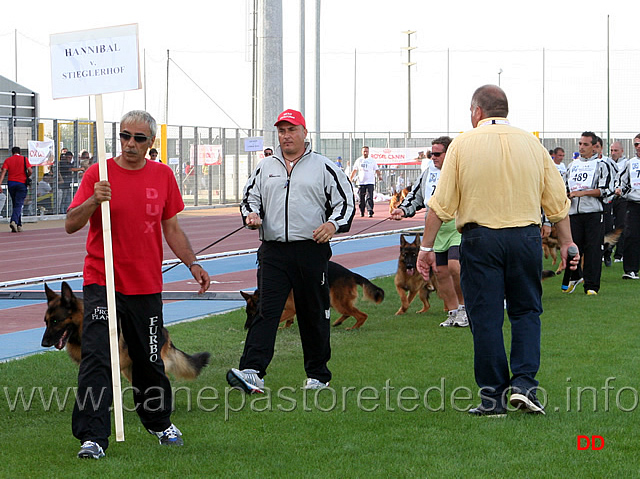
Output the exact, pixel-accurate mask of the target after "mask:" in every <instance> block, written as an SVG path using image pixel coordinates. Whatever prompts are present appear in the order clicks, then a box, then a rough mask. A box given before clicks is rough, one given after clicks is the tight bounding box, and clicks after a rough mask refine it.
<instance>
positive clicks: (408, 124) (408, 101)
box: [402, 30, 416, 138]
mask: <svg viewBox="0 0 640 479" xmlns="http://www.w3.org/2000/svg"><path fill="white" fill-rule="evenodd" d="M402 33H405V34H406V35H407V46H406V47H402V49H403V50H407V62H406V63H405V65H407V138H411V66H412V65H415V64H416V63H415V62H411V50H413V49H415V48H416V47H412V46H411V35H412V34H414V33H416V31H415V30H407V31H405V32H402Z"/></svg>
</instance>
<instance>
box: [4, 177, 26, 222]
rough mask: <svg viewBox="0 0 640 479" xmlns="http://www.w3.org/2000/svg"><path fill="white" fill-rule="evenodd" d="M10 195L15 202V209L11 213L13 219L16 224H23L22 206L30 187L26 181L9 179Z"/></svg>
mask: <svg viewBox="0 0 640 479" xmlns="http://www.w3.org/2000/svg"><path fill="white" fill-rule="evenodd" d="M7 186H8V187H9V196H11V202H12V203H13V211H12V213H11V220H10V221H13V222H15V224H16V225H18V226H22V207H23V206H24V200H25V199H26V197H27V192H28V191H29V189H28V188H27V185H25V184H24V183H20V182H19V181H8V182H7Z"/></svg>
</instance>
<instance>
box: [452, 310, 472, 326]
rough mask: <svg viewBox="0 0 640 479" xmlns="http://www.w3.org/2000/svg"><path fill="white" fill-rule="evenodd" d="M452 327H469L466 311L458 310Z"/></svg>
mask: <svg viewBox="0 0 640 479" xmlns="http://www.w3.org/2000/svg"><path fill="white" fill-rule="evenodd" d="M453 325H454V326H455V327H457V328H466V327H468V326H469V318H468V317H467V310H466V309H464V308H463V309H458V313H457V314H456V317H455V321H454V323H453Z"/></svg>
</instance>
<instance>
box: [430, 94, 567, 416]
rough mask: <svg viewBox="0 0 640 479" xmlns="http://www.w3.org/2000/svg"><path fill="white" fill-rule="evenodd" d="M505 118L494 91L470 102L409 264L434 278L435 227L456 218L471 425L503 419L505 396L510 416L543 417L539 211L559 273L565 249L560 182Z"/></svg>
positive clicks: (536, 145) (530, 139) (534, 145)
mask: <svg viewBox="0 0 640 479" xmlns="http://www.w3.org/2000/svg"><path fill="white" fill-rule="evenodd" d="M508 112H509V106H508V102H507V97H506V95H505V93H504V91H503V90H502V89H501V88H500V87H498V86H495V85H485V86H483V87H480V88H478V89H477V90H476V91H475V93H474V94H473V97H472V100H471V123H472V125H473V127H474V129H473V130H472V131H469V132H466V133H463V134H461V135H460V136H458V137H457V138H456V139H455V140H453V142H452V143H451V145H450V147H449V149H448V151H447V161H446V163H445V164H444V166H443V168H442V173H441V174H440V179H439V181H438V186H437V188H436V191H435V194H434V195H433V196H432V197H431V199H430V200H429V202H428V206H429V213H428V214H427V218H426V221H425V232H424V236H423V239H422V246H421V248H420V249H421V251H420V254H419V256H418V270H419V271H420V273H421V274H422V275H423V277H424V278H425V279H428V278H429V274H430V269H433V270H434V271H437V268H438V266H437V264H436V258H435V253H434V240H435V238H436V234H437V233H438V230H439V229H440V227H441V225H442V222H443V221H451V220H453V219H454V218H455V220H456V226H457V228H458V230H459V231H461V232H462V243H461V246H460V249H461V251H462V256H461V265H460V266H461V271H462V277H461V284H462V291H463V293H464V298H465V301H466V306H467V314H468V316H469V321H470V323H471V331H472V333H473V347H474V370H475V377H476V382H477V383H478V386H479V387H480V396H481V400H482V402H481V404H480V405H479V406H478V407H476V408H473V409H470V410H469V413H470V414H472V415H476V416H488V415H490V416H496V417H504V416H506V412H507V410H506V395H507V394H508V392H509V391H508V390H509V388H511V397H510V400H509V402H510V403H511V405H512V406H514V407H517V408H521V409H523V410H524V411H525V412H531V413H538V414H544V408H543V406H542V405H541V404H540V402H539V401H538V399H537V397H536V390H537V387H538V381H537V380H536V379H535V377H536V374H537V372H538V369H539V365H540V314H541V313H542V286H541V282H540V278H541V275H542V245H541V239H540V206H542V207H543V208H544V210H545V211H546V213H547V215H548V216H549V219H550V220H551V221H552V222H554V223H556V227H557V230H558V236H559V239H560V242H561V244H562V255H561V256H562V262H561V267H564V266H565V264H566V258H567V249H568V248H569V246H570V245H572V241H571V233H570V230H569V223H568V219H567V216H566V215H567V212H568V210H569V201H568V200H567V197H566V194H565V191H564V188H563V184H562V179H561V178H560V176H559V175H558V174H557V173H556V169H555V167H554V165H553V162H552V161H551V158H550V157H549V153H548V152H547V150H546V149H545V148H544V147H543V146H542V145H541V144H540V142H539V140H538V139H537V138H536V137H535V136H533V135H532V134H531V133H528V132H526V131H524V130H521V129H518V128H515V127H513V126H511V125H510V124H509V121H508V120H507V118H506V117H507V114H508ZM541 203H542V205H541ZM573 261H574V262H575V261H576V260H575V259H574V260H573ZM505 298H506V309H507V314H508V315H509V320H510V321H511V355H510V361H508V360H507V356H506V353H505V349H504V340H503V334H502V328H503V323H504V310H503V308H504V306H503V305H504V300H505ZM509 366H510V367H509ZM510 369H511V371H510Z"/></svg>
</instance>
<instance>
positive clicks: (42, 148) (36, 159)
mask: <svg viewBox="0 0 640 479" xmlns="http://www.w3.org/2000/svg"><path fill="white" fill-rule="evenodd" d="M27 146H28V147H29V163H31V164H32V165H33V166H45V165H53V161H54V158H55V156H54V154H53V148H54V146H53V140H44V141H31V140H29V142H28V145H27Z"/></svg>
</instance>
